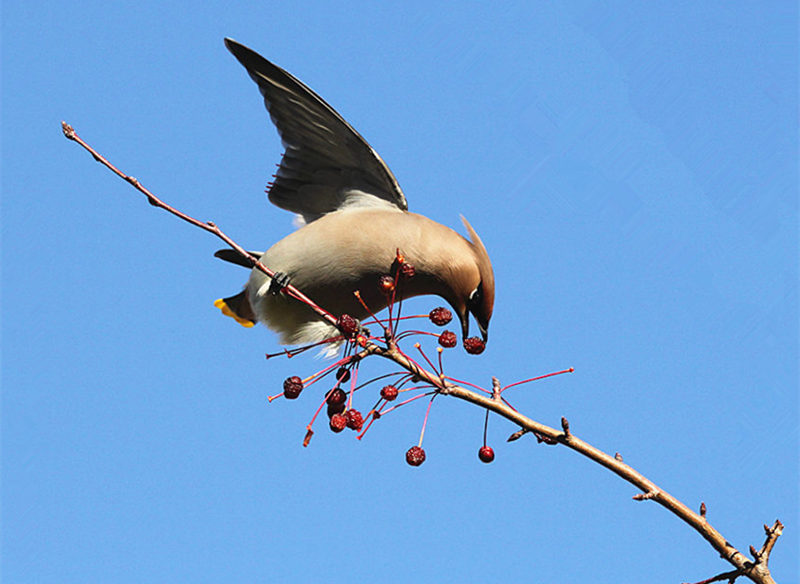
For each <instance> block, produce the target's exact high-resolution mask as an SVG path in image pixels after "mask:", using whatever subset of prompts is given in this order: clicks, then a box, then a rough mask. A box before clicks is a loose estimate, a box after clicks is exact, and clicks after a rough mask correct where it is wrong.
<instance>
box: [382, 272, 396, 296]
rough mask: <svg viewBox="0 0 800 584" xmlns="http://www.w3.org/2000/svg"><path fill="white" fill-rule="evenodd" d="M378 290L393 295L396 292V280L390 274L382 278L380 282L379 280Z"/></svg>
mask: <svg viewBox="0 0 800 584" xmlns="http://www.w3.org/2000/svg"><path fill="white" fill-rule="evenodd" d="M378 288H380V289H381V292H383V293H384V294H391V293H392V292H393V291H394V278H393V277H392V276H390V275H388V274H386V275H385V276H381V278H380V280H378Z"/></svg>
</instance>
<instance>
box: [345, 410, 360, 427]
mask: <svg viewBox="0 0 800 584" xmlns="http://www.w3.org/2000/svg"><path fill="white" fill-rule="evenodd" d="M344 417H345V419H346V421H347V427H348V428H350V429H351V430H360V429H361V426H363V425H364V418H363V417H362V416H361V412H359V411H358V410H353V409H349V410H347V411H346V412H345V413H344Z"/></svg>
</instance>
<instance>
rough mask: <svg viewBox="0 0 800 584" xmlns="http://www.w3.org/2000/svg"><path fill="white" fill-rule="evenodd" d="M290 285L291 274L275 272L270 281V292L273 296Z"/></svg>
mask: <svg viewBox="0 0 800 584" xmlns="http://www.w3.org/2000/svg"><path fill="white" fill-rule="evenodd" d="M288 285H289V275H288V274H285V273H283V272H275V275H274V276H272V281H271V282H270V283H269V293H270V294H272V295H273V296H277V295H278V294H280V293H281V292H282V291H283V289H284V288H286V287H287V286H288Z"/></svg>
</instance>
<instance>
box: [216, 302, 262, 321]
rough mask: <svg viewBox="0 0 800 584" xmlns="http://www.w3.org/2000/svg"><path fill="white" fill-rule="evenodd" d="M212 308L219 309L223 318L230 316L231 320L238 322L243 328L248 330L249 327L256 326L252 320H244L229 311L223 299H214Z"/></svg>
mask: <svg viewBox="0 0 800 584" xmlns="http://www.w3.org/2000/svg"><path fill="white" fill-rule="evenodd" d="M214 306H216V307H217V308H219V309H220V310H221V311H222V314H224V315H225V316H230V317H231V318H232V319H233V320H235V321H236V322H238V323H239V324H240V325H242V326H243V327H245V328H250V327H252V326H254V325H255V324H256V323H254V322H253V321H252V320H248V319H246V318H242V317H241V316H239V315H238V314H236V313H235V312H234V311H233V310H231V308H230V306H228V305H227V304H226V303H225V299H224V298H218V299H216V300H215V301H214Z"/></svg>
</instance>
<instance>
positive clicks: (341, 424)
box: [330, 414, 347, 433]
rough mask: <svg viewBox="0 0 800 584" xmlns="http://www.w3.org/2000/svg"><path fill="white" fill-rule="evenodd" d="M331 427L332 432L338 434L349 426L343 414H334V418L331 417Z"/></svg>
mask: <svg viewBox="0 0 800 584" xmlns="http://www.w3.org/2000/svg"><path fill="white" fill-rule="evenodd" d="M330 425H331V430H333V431H334V432H337V433H338V432H341V431H342V430H344V429H345V426H347V420H346V419H345V417H344V416H343V415H342V414H334V415H333V417H331V424H330Z"/></svg>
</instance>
